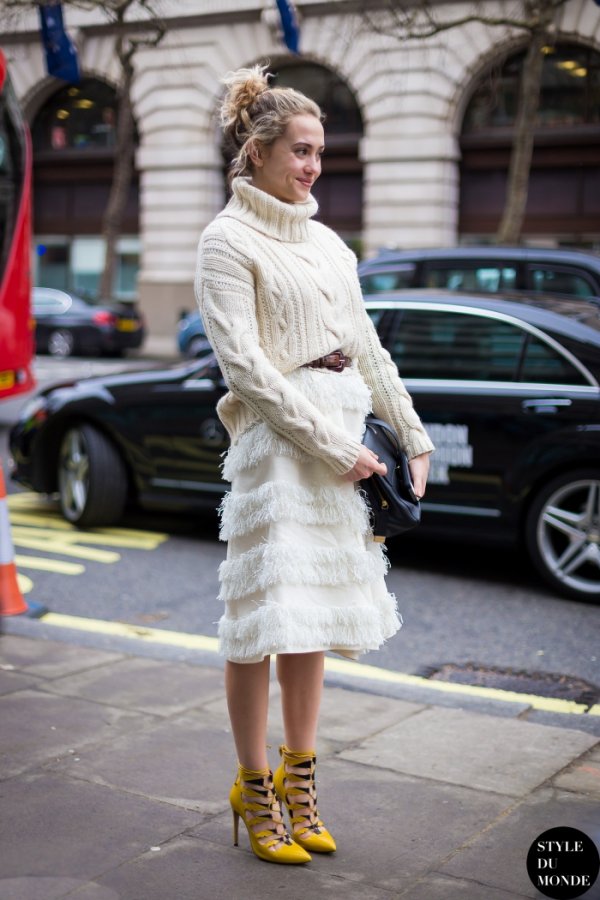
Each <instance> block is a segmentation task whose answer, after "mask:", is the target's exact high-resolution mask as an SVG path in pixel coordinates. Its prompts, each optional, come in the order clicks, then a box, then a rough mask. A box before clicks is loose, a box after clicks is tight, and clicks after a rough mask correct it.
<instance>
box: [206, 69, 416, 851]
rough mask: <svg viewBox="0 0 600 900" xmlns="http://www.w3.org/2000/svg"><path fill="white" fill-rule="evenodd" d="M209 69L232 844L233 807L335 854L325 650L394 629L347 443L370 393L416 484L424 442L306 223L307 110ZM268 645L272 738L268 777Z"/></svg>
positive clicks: (264, 840) (270, 841)
mask: <svg viewBox="0 0 600 900" xmlns="http://www.w3.org/2000/svg"><path fill="white" fill-rule="evenodd" d="M225 83H226V84H227V87H228V91H227V94H226V97H225V99H224V102H223V106H222V110H221V114H222V124H223V128H224V131H225V136H226V139H227V140H228V141H229V142H230V144H231V145H232V147H233V150H234V153H235V158H234V161H233V164H232V171H231V176H232V180H231V185H232V191H233V195H232V198H231V200H230V201H229V203H228V204H227V206H226V207H225V209H224V210H223V211H222V212H221V213H220V214H219V215H218V216H217V217H216V219H215V220H214V221H213V222H212V223H211V224H210V225H209V226H208V227H207V228H206V230H205V231H204V233H203V235H202V239H201V242H200V247H199V253H198V267H197V276H196V296H197V299H198V303H199V307H200V311H201V314H202V316H203V319H204V323H205V326H206V331H207V335H208V337H209V339H210V342H211V344H212V346H213V348H214V351H215V353H216V356H217V358H218V360H219V364H220V366H221V370H222V372H223V377H224V378H225V381H226V383H227V385H228V387H229V389H230V390H229V393H228V394H226V396H225V397H223V398H222V400H221V401H220V402H219V404H218V407H217V409H218V414H219V417H220V419H221V421H222V422H223V424H224V426H225V427H226V428H227V431H228V433H229V435H230V438H231V447H230V450H229V452H228V454H227V457H226V459H225V463H224V466H223V475H224V477H225V478H226V480H228V481H230V482H231V491H230V493H229V494H227V496H226V497H225V500H224V501H223V504H222V507H221V538H222V539H223V540H227V541H228V547H227V559H226V560H225V561H224V562H223V563H222V564H221V567H220V571H219V575H220V581H221V594H220V596H221V599H222V600H223V601H224V604H225V613H224V615H223V617H222V618H221V621H220V623H219V638H220V646H221V651H222V653H223V654H224V655H225V657H226V659H227V661H226V664H225V666H226V668H225V683H226V691H227V701H228V708H229V715H230V718H231V724H232V731H233V736H234V741H235V746H236V751H237V756H238V762H239V769H238V774H237V778H236V780H235V783H234V785H233V787H232V790H231V794H230V801H231V806H232V810H233V817H234V843H235V844H237V829H238V823H239V817H240V816H242V818H243V820H244V824H245V825H246V827H247V829H248V834H249V837H250V842H251V846H252V849H253V850H254V853H255V854H256V855H257V856H259V857H260V858H261V859H266V860H269V861H271V862H277V863H304V862H307V861H308V860H309V859H310V858H311V857H310V852H317V853H319V852H321V853H327V852H331V851H333V850H335V842H334V839H333V837H332V836H331V834H330V833H329V832H328V831H327V829H326V828H325V826H324V825H323V823H322V822H321V820H320V818H319V814H318V811H317V803H316V790H315V762H316V757H315V753H314V747H315V743H316V730H317V719H318V712H319V704H320V698H321V689H322V684H323V667H324V652H325V650H332V651H334V652H336V653H338V654H341V655H342V656H345V657H349V658H351V659H356V658H357V657H358V656H359V655H360V654H361V653H364V652H365V651H367V650H370V649H376V648H377V647H379V646H380V645H381V644H382V643H383V642H384V641H385V640H386V639H387V638H389V637H391V636H392V635H393V634H394V633H395V632H396V631H397V630H398V629H399V628H400V625H401V619H400V617H399V615H398V613H397V610H396V604H395V598H394V596H393V595H391V594H388V592H387V590H386V587H385V581H384V575H385V572H386V568H387V562H386V559H385V556H384V554H383V550H382V548H381V545H379V544H376V543H374V542H373V541H372V540H371V539H370V538H371V535H370V529H369V520H368V512H367V509H366V506H365V503H364V500H363V498H362V495H361V494H360V492H359V491H358V490H356V483H357V482H358V481H359V480H360V479H362V478H366V477H368V476H369V475H371V474H372V473H373V472H379V473H384V472H385V467H384V466H383V465H382V464H380V463H379V462H378V460H377V457H376V456H375V455H374V454H373V453H371V452H370V451H369V450H368V449H367V448H366V447H364V446H363V445H362V444H361V436H362V432H363V429H364V419H365V415H366V414H367V412H369V410H370V409H371V407H372V409H373V411H374V412H375V413H376V414H377V415H378V416H379V417H381V418H383V419H385V420H386V421H388V422H389V423H390V424H391V425H392V426H393V427H394V428H395V429H396V431H397V432H398V434H399V435H400V437H401V440H402V444H403V446H404V449H405V450H406V451H407V454H408V456H409V459H410V467H411V473H412V476H413V480H414V486H415V490H416V493H417V495H422V494H423V493H424V491H425V482H426V478H427V471H428V466H429V456H428V454H429V452H430V451H431V450H432V449H433V445H432V443H431V441H430V440H429V438H428V437H427V435H426V433H425V431H424V429H423V426H422V424H421V422H420V420H419V418H418V416H417V415H416V413H415V412H414V410H413V408H412V403H411V400H410V397H409V395H408V394H407V392H406V389H405V388H404V385H403V384H402V382H401V380H400V378H399V376H398V373H397V370H396V368H395V366H394V364H393V363H392V361H391V359H390V357H389V355H388V354H387V353H386V352H385V351H384V350H383V349H382V348H381V345H380V343H379V340H378V337H377V334H376V331H375V329H374V327H373V325H372V323H371V322H370V320H369V318H368V316H367V314H366V312H365V308H364V304H363V299H362V295H361V291H360V286H359V283H358V278H357V275H356V258H355V256H354V254H353V253H352V252H351V251H350V250H349V249H348V248H347V247H346V245H345V244H344V243H343V241H342V240H340V238H338V237H337V235H335V234H334V233H333V232H332V231H331V230H330V229H328V228H326V227H325V226H324V225H322V224H320V223H318V222H314V221H312V220H311V217H312V216H313V215H314V214H315V213H316V211H317V203H316V201H315V200H314V199H313V197H312V196H311V193H310V191H311V187H312V186H313V184H314V183H315V181H316V179H317V178H318V177H319V175H320V173H321V156H322V153H323V143H324V136H323V126H322V124H321V119H322V116H321V112H320V110H319V108H318V106H317V105H316V104H315V103H313V101H312V100H310V99H308V98H307V97H305V96H304V95H303V94H301V93H299V92H297V91H295V90H292V89H290V88H270V87H269V83H268V79H267V76H266V75H265V74H264V70H263V69H261V68H260V67H255V68H253V69H240V70H239V71H238V72H235V73H233V74H231V75H229V76H228V77H227V79H226V80H225ZM271 654H276V655H277V677H278V680H279V683H280V685H281V699H282V710H283V720H284V728H285V741H286V743H285V744H284V745H283V746H282V747H281V748H280V754H281V757H282V761H281V765H280V766H279V768H278V769H277V771H276V772H275V775H274V776H273V774H272V772H271V770H270V769H269V763H268V759H267V753H266V727H267V709H268V696H269V673H270V669H269V667H270V660H269V657H270V655H271ZM280 800H281V801H283V802H284V803H285V806H286V807H287V809H288V812H289V815H290V820H291V831H290V832H288V830H287V829H286V827H285V825H284V823H283V818H282V811H281V805H280V802H279V801H280Z"/></svg>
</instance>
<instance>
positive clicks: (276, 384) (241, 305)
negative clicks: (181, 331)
mask: <svg viewBox="0 0 600 900" xmlns="http://www.w3.org/2000/svg"><path fill="white" fill-rule="evenodd" d="M195 291H196V298H197V300H198V305H199V307H200V313H201V315H202V318H203V321H204V326H205V328H206V333H207V336H208V338H209V340H210V343H211V345H212V347H213V350H214V352H215V355H216V357H217V359H218V361H219V365H220V367H221V371H222V374H223V378H224V379H225V382H226V384H227V386H228V387H229V389H230V390H231V392H232V393H233V394H235V396H236V397H238V398H239V399H240V400H242V401H243V403H245V404H246V405H247V406H248V407H249V408H250V409H251V410H253V412H254V413H255V414H256V415H257V416H259V417H260V418H261V419H262V420H263V421H265V422H267V424H268V425H269V426H270V427H271V428H272V429H273V431H275V432H277V434H280V435H282V436H283V437H286V438H288V439H289V440H290V441H292V442H293V443H294V444H296V445H297V446H298V447H300V448H301V449H302V450H304V451H305V452H306V453H309V454H310V455H311V456H316V457H319V458H320V459H322V460H323V461H324V462H326V463H328V464H329V465H330V466H331V468H332V469H333V470H334V471H335V472H337V473H338V474H343V473H344V472H347V471H349V470H350V469H351V468H352V466H353V465H354V463H355V462H356V460H357V459H358V455H359V452H360V447H361V445H360V442H359V441H356V440H354V439H353V438H352V437H351V436H350V435H349V434H348V433H347V432H346V431H344V429H342V428H339V427H337V426H334V425H333V424H332V423H331V422H329V421H328V419H327V417H326V416H324V415H323V414H322V413H321V412H320V410H318V409H317V408H316V407H315V406H314V405H313V404H312V403H310V401H309V400H307V399H306V397H304V395H303V394H302V393H301V392H300V391H298V390H297V389H296V388H295V387H294V386H293V385H292V384H290V382H289V381H288V380H287V379H286V378H285V377H284V376H283V375H282V374H281V372H279V370H278V369H276V368H275V366H273V364H272V363H271V362H270V361H269V360H268V358H267V357H266V355H265V353H264V351H263V349H262V347H261V346H260V343H259V338H258V327H257V322H256V297H255V285H254V276H253V273H252V263H251V260H250V259H248V258H246V257H245V256H244V254H243V253H242V252H240V251H239V250H238V249H237V248H234V247H232V246H231V244H230V243H228V242H227V241H226V240H225V238H224V237H223V236H220V235H218V234H215V233H214V232H212V231H211V232H208V233H207V232H205V234H204V236H203V238H202V240H201V242H200V247H199V252H198V264H197V269H196V279H195Z"/></svg>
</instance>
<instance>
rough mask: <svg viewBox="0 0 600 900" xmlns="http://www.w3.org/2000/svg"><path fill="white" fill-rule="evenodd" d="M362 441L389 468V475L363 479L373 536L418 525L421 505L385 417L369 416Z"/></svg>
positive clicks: (378, 538)
mask: <svg viewBox="0 0 600 900" xmlns="http://www.w3.org/2000/svg"><path fill="white" fill-rule="evenodd" d="M362 442H363V444H364V445H365V447H368V448H369V450H372V451H373V453H375V454H376V455H377V456H378V457H379V462H382V463H385V465H386V467H387V474H386V475H376V474H373V475H371V477H370V478H363V480H362V481H361V482H360V486H361V488H362V490H363V491H364V492H365V494H366V497H367V503H368V505H369V507H370V510H371V525H372V527H373V538H374V540H376V541H380V542H381V541H385V539H386V538H389V537H393V536H394V535H396V534H402V533H403V532H404V531H409V529H411V528H414V527H415V526H416V525H418V524H419V522H420V521H421V506H420V504H419V501H418V500H417V497H416V495H415V492H414V490H413V485H412V480H411V477H410V469H409V468H408V459H407V457H406V453H404V451H403V450H402V448H401V447H400V444H399V442H398V437H397V435H396V432H395V431H394V429H393V428H392V427H391V426H390V425H388V424H387V422H384V421H383V420H382V419H376V418H375V416H367V418H366V421H365V433H364V435H363V441H362Z"/></svg>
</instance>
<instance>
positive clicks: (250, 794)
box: [229, 766, 311, 865]
mask: <svg viewBox="0 0 600 900" xmlns="http://www.w3.org/2000/svg"><path fill="white" fill-rule="evenodd" d="M229 802H230V803H231V809H232V811H233V844H234V846H235V847H237V845H238V832H239V824H240V816H241V817H242V819H243V822H244V825H245V826H246V828H247V829H248V837H249V838H250V846H251V847H252V850H253V851H254V853H255V854H256V856H258V858H259V859H266V860H267V862H274V863H287V864H291V865H298V864H299V863H307V862H309V861H310V858H311V857H310V854H309V853H307V852H306V850H304V849H303V848H302V847H300V846H299V845H298V844H296V843H294V841H293V840H292V839H291V837H290V835H289V832H288V830H287V828H286V827H285V825H284V822H283V816H282V814H281V805H280V803H279V800H278V799H277V795H276V793H275V790H274V788H273V774H272V772H271V771H270V769H262V770H258V771H254V770H253V769H245V768H244V767H243V766H239V768H238V774H237V778H236V779H235V782H234V784H233V787H232V788H231V791H230V793H229Z"/></svg>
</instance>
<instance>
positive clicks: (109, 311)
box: [32, 287, 144, 356]
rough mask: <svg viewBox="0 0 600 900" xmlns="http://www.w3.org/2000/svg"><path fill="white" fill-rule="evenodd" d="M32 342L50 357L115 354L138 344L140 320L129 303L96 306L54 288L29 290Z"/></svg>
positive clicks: (141, 335) (141, 333) (142, 336)
mask: <svg viewBox="0 0 600 900" xmlns="http://www.w3.org/2000/svg"><path fill="white" fill-rule="evenodd" d="M32 307H33V316H34V319H35V343H36V350H37V352H38V353H50V354H51V355H52V356H73V355H74V354H80V355H82V356H94V355H100V354H109V355H112V356H119V355H120V354H121V353H122V352H123V351H124V350H128V349H137V348H138V347H141V345H142V342H143V340H144V323H143V319H142V317H141V315H140V313H138V312H137V311H136V310H135V309H134V308H133V307H132V306H131V304H126V303H123V304H114V305H108V304H103V305H97V304H94V303H92V302H91V301H89V300H83V299H82V298H81V297H76V296H75V295H74V294H69V293H67V292H66V291H59V290H56V289H55V288H40V287H36V288H34V289H33V297H32Z"/></svg>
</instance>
